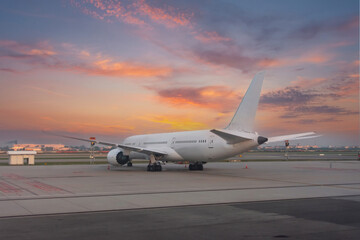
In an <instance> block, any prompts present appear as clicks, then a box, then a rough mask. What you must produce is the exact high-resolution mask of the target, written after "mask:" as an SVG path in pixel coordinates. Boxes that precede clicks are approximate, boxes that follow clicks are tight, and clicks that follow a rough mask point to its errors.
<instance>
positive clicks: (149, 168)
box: [147, 164, 153, 172]
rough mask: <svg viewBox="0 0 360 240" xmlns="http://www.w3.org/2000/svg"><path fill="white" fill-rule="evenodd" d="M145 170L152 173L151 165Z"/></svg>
mask: <svg viewBox="0 0 360 240" xmlns="http://www.w3.org/2000/svg"><path fill="white" fill-rule="evenodd" d="M147 170H148V172H152V171H153V165H150V164H149V165H148V166H147Z"/></svg>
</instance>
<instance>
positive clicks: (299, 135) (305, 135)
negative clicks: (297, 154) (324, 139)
mask: <svg viewBox="0 0 360 240" xmlns="http://www.w3.org/2000/svg"><path fill="white" fill-rule="evenodd" d="M315 134H316V133H315V132H306V133H297V134H291V135H283V136H276V137H269V139H268V141H267V143H272V142H282V141H286V140H301V139H308V138H315V137H320V136H321V135H315Z"/></svg>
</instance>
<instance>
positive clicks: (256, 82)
mask: <svg viewBox="0 0 360 240" xmlns="http://www.w3.org/2000/svg"><path fill="white" fill-rule="evenodd" d="M264 75H265V71H262V72H258V73H257V74H256V75H255V77H254V79H253V80H252V81H251V83H250V86H249V88H248V90H247V91H246V93H245V95H244V98H243V99H242V101H241V103H240V105H239V107H238V109H237V110H236V113H235V115H234V117H233V118H232V120H231V122H230V124H229V125H228V126H227V127H226V128H225V129H227V130H236V131H245V132H254V129H253V127H254V121H255V115H256V110H257V107H258V104H259V99H260V93H261V87H262V83H263V80H264Z"/></svg>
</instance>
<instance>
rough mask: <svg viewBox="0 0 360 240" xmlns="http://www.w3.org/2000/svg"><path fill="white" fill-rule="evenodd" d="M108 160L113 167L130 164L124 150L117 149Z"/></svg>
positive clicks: (109, 155) (108, 156)
mask: <svg viewBox="0 0 360 240" xmlns="http://www.w3.org/2000/svg"><path fill="white" fill-rule="evenodd" d="M107 160H108V162H109V163H110V164H111V165H124V164H126V163H127V162H129V156H126V155H124V150H123V149H121V148H116V149H113V150H111V151H110V152H109V153H108V155H107Z"/></svg>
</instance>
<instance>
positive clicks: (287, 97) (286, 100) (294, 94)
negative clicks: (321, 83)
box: [260, 86, 321, 106]
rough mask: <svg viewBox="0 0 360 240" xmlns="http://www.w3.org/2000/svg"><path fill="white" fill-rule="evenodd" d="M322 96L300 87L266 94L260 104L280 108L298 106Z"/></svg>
mask: <svg viewBox="0 0 360 240" xmlns="http://www.w3.org/2000/svg"><path fill="white" fill-rule="evenodd" d="M319 96H321V95H320V94H318V93H310V92H306V91H303V90H301V88H300V87H297V86H296V87H286V88H284V89H280V90H276V91H271V92H268V93H265V94H263V95H262V96H261V98H260V103H262V104H269V105H278V106H287V105H294V104H295V105H298V104H305V103H308V102H310V101H312V100H314V99H316V98H318V97H319Z"/></svg>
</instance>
